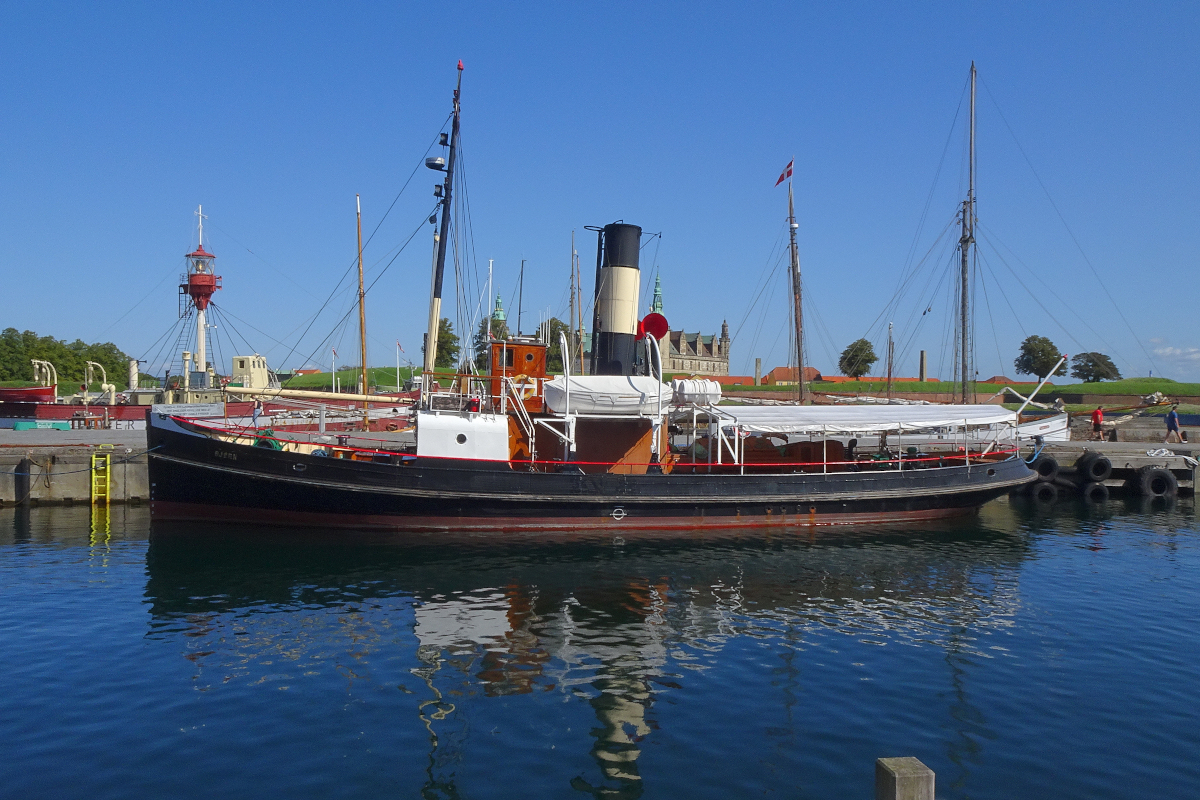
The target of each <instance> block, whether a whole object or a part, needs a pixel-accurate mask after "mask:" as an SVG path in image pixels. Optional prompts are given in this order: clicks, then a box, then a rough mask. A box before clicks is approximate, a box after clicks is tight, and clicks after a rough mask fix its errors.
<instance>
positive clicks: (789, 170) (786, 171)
mask: <svg viewBox="0 0 1200 800" xmlns="http://www.w3.org/2000/svg"><path fill="white" fill-rule="evenodd" d="M795 163H796V159H794V158H793V159H792V160H791V161H789V162H788V165H787V166H786V167H784V169H783V174H782V175H780V176H779V180H777V181H775V185H776V186H778V185H779V184H781V183H783V182H784V181H785V180H787V179H788V178H790V177H792V164H795Z"/></svg>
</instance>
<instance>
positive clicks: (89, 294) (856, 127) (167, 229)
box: [0, 2, 1200, 380]
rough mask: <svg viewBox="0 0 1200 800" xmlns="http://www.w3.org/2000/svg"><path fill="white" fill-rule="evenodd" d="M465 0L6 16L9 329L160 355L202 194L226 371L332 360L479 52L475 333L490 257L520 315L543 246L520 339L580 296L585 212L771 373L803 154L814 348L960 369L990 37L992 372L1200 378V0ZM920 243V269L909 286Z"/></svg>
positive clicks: (392, 330) (746, 366)
mask: <svg viewBox="0 0 1200 800" xmlns="http://www.w3.org/2000/svg"><path fill="white" fill-rule="evenodd" d="M447 8H448V10H444V9H443V8H442V7H439V6H437V5H430V4H394V3H393V4H375V3H357V4H352V5H336V6H334V5H327V4H301V3H291V4H267V3H264V4H233V3H230V4H214V3H193V4H188V5H183V4H141V5H138V4H133V3H125V4H119V5H118V4H114V5H112V6H102V5H100V4H96V5H94V6H92V7H87V6H82V5H78V4H54V3H16V2H11V3H6V4H4V5H3V6H2V7H0V70H2V72H3V75H4V78H3V80H2V81H0V106H2V107H3V108H4V124H3V125H0V175H2V176H3V179H2V180H0V260H2V261H3V264H4V274H5V278H6V279H5V285H4V290H3V295H2V298H3V299H0V326H3V327H9V326H12V327H16V328H19V329H32V330H36V331H38V332H39V333H43V334H52V335H55V336H57V337H60V338H68V339H74V338H76V337H79V338H83V339H85V340H88V341H93V340H111V341H113V342H115V343H116V344H118V346H120V347H121V348H122V349H124V350H125V351H126V352H129V353H130V354H131V355H135V356H139V357H152V356H154V355H155V354H156V353H158V352H160V351H161V350H162V345H161V344H156V342H157V341H158V340H160V338H161V337H162V336H163V335H164V334H166V333H167V332H168V331H169V330H170V329H171V328H172V326H173V324H174V321H175V317H176V296H175V295H176V284H177V283H178V275H179V273H180V271H181V270H182V268H183V260H182V256H183V254H184V253H185V252H188V251H189V250H190V249H191V248H192V247H194V245H195V241H196V239H195V236H196V232H195V217H194V215H193V212H194V211H195V208H196V206H197V204H199V203H203V205H204V210H205V213H206V214H207V215H208V217H209V221H208V227H207V228H206V244H209V245H211V249H213V250H214V251H215V252H216V254H217V257H218V260H217V264H218V267H219V269H218V272H219V273H221V274H222V276H223V278H224V287H225V288H224V289H223V290H222V291H221V292H220V293H219V294H218V296H217V298H216V302H217V304H218V306H219V307H220V308H222V309H224V311H225V312H226V316H225V318H224V322H223V323H222V322H218V325H220V326H221V327H219V328H218V330H217V336H218V338H219V340H220V342H221V352H222V353H223V355H224V356H225V358H226V360H227V359H228V357H229V356H231V355H232V354H233V351H234V350H238V351H244V350H245V349H246V348H245V346H243V345H242V344H241V342H242V339H241V338H239V334H240V336H242V337H245V339H247V340H248V341H249V343H250V344H251V345H252V346H253V347H254V348H256V349H257V350H259V351H260V352H263V353H266V354H267V355H268V358H269V359H270V361H271V363H272V364H273V365H274V366H278V367H296V366H302V365H303V364H302V363H301V362H304V361H305V360H306V359H308V360H310V361H311V363H312V364H313V365H327V364H328V361H329V355H328V350H327V347H326V346H323V345H321V342H322V340H323V339H324V337H325V336H326V335H327V334H329V333H330V331H332V330H333V329H334V327H335V323H336V321H337V319H338V318H339V317H340V315H341V314H342V313H344V312H345V311H346V310H347V309H348V308H349V306H348V305H347V302H348V301H347V296H346V295H345V294H338V295H337V296H335V298H334V300H333V301H332V302H331V303H330V304H329V306H328V307H327V309H326V311H325V312H324V313H323V314H322V315H321V316H320V317H318V318H317V320H316V322H314V323H313V325H312V329H311V331H310V333H309V334H308V336H307V337H306V338H305V339H303V340H302V341H300V343H299V346H298V347H297V346H296V344H297V339H298V337H299V334H300V332H301V331H303V330H304V328H303V326H304V325H307V320H308V319H310V318H311V316H312V315H313V314H314V313H315V312H316V311H317V309H318V308H320V307H321V304H322V302H323V301H324V300H325V298H326V297H327V296H328V295H329V294H330V292H331V291H333V290H334V289H335V287H336V286H337V285H338V280H339V279H340V278H341V276H342V275H343V273H344V271H345V270H346V268H347V267H348V266H349V265H350V264H351V262H352V260H353V258H354V250H355V239H354V195H355V194H356V193H358V194H361V195H362V201H363V213H364V220H363V224H364V228H365V230H366V231H367V232H368V233H369V232H370V231H371V230H373V229H374V228H375V227H376V225H378V224H379V223H380V220H381V218H382V217H383V214H384V212H385V211H386V210H387V208H388V206H389V205H390V204H391V203H392V201H393V199H395V198H396V195H397V193H398V192H399V191H400V189H401V187H402V186H403V185H404V183H405V181H406V180H407V179H408V178H409V175H410V173H412V171H413V168H414V166H416V165H417V164H418V163H419V161H420V160H421V159H422V158H423V156H424V154H425V152H426V149H427V148H428V146H429V144H430V142H431V141H432V140H433V139H434V137H435V136H436V134H437V132H438V130H439V129H440V126H441V125H442V124H443V122H444V120H445V118H446V116H447V114H448V112H449V105H450V93H451V90H452V88H453V81H454V77H455V69H454V67H455V63H456V61H457V60H458V59H460V58H461V59H462V60H463V62H464V64H465V66H466V72H465V74H464V79H463V142H464V147H463V152H464V157H465V159H466V164H467V187H466V188H467V198H468V199H469V202H470V222H471V233H472V235H471V236H470V239H469V241H470V245H471V247H472V248H473V259H474V260H473V262H471V263H466V264H465V266H464V272H465V277H464V285H465V286H466V288H465V289H464V292H466V293H467V294H468V295H469V302H467V303H465V304H463V305H464V308H463V309H458V308H456V303H455V302H454V300H453V299H449V300H448V301H447V309H446V310H447V315H448V316H450V317H451V318H452V319H457V318H458V316H459V314H460V313H461V314H463V315H470V314H473V313H475V307H476V305H477V303H478V301H479V297H478V289H479V280H480V278H481V275H482V273H485V272H486V267H487V260H488V259H495V265H496V287H497V290H498V292H499V293H500V294H502V295H503V296H504V298H505V301H506V303H507V302H508V300H509V298H510V297H512V295H513V290H514V287H515V283H516V275H517V267H518V265H519V263H520V260H521V259H522V258H524V259H526V260H527V265H526V281H525V287H526V291H525V300H524V305H525V309H526V316H525V325H524V327H525V329H526V330H528V329H530V328H532V327H533V326H534V325H536V323H537V319H538V315H539V314H544V313H546V311H547V310H548V311H549V313H552V314H555V315H558V316H562V317H565V315H566V311H567V308H566V297H567V281H568V254H569V249H570V237H571V231H572V230H575V231H576V236H577V240H578V242H579V245H578V249H579V251H580V253H581V254H582V262H583V273H584V275H585V288H586V289H587V290H588V291H590V289H591V286H590V281H589V280H588V279H587V277H586V276H587V275H588V274H589V273H590V272H591V271H592V270H593V269H594V261H593V258H594V256H593V254H594V252H595V249H594V248H595V245H594V241H595V240H594V238H592V237H593V234H590V233H587V232H585V231H584V230H583V228H584V226H586V225H602V224H604V223H606V222H611V221H613V220H616V219H624V220H626V221H629V222H634V223H637V224H640V225H642V226H643V228H644V229H645V230H646V231H648V232H661V233H662V238H661V239H660V240H656V241H655V242H653V243H651V244H649V245H647V247H646V248H645V250H644V258H643V269H644V270H645V273H644V274H645V277H646V278H647V281H649V279H650V278H651V277H652V275H654V274H658V275H661V277H662V281H663V286H664V293H665V298H666V308H665V311H666V315H667V317H668V319H669V320H670V322H671V324H672V327H676V328H679V327H682V328H685V329H687V330H689V331H697V330H699V331H702V332H704V333H715V332H717V331H718V330H719V328H720V325H721V322H722V320H723V319H728V320H729V323H730V326H731V328H732V329H733V330H734V331H735V332H736V334H737V335H736V338H735V341H734V344H733V364H732V369H733V371H734V372H736V373H746V372H748V371H750V370H752V369H753V363H754V358H755V357H756V356H758V357H761V358H763V362H764V368H770V367H771V366H775V365H778V364H782V363H784V361H785V359H786V347H787V325H788V321H787V316H786V307H787V306H786V302H787V301H786V295H785V286H784V283H783V275H784V272H783V269H782V268H779V269H777V265H778V263H779V251H778V249H777V245H778V243H779V242H780V237H781V236H783V235H784V233H785V223H784V217H785V215H786V199H787V198H786V191H785V188H784V187H783V186H780V187H778V188H776V187H774V186H773V184H774V181H775V178H776V177H777V176H778V174H779V172H780V170H781V169H782V168H783V166H784V165H785V164H786V163H787V161H788V160H789V159H790V158H791V157H792V156H793V155H794V156H795V157H796V170H795V191H796V201H797V216H798V219H799V223H800V248H801V260H802V264H803V270H804V276H805V287H806V292H807V308H808V309H809V310H808V311H806V314H807V315H808V317H809V322H810V323H811V324H810V327H809V334H808V335H809V342H808V346H809V348H808V349H809V361H810V362H811V363H813V364H815V365H816V366H817V367H818V368H820V369H822V370H825V371H828V372H834V371H835V367H836V355H837V352H838V351H840V350H841V348H844V347H845V346H846V345H847V344H849V342H851V341H853V340H854V339H856V338H858V337H860V336H864V335H867V336H869V337H870V338H872V339H873V340H874V341H875V342H876V347H877V350H878V351H880V352H882V350H881V348H882V343H883V340H884V337H885V336H886V332H885V328H886V322H888V321H892V322H894V323H895V325H896V337H897V339H898V340H899V341H901V342H902V343H903V346H902V347H901V350H900V355H901V358H900V363H899V364H898V365H897V369H898V371H899V372H900V373H901V374H915V372H916V361H917V352H918V350H920V349H926V350H928V351H929V353H930V364H931V369H932V370H933V372H934V374H940V376H941V377H943V378H946V377H949V371H950V361H949V354H948V350H949V343H948V341H947V339H946V335H945V331H946V322H947V311H948V300H949V294H948V293H947V290H946V287H944V286H942V280H943V276H944V275H946V274H948V273H947V269H948V267H949V264H950V259H951V257H952V256H951V254H950V253H949V252H948V251H945V250H944V249H943V248H941V247H940V246H939V245H938V244H937V242H938V234H939V232H941V231H942V230H943V229H944V228H945V226H946V225H947V224H948V223H949V222H950V221H951V220H952V219H953V217H954V214H955V208H956V203H957V202H958V201H959V200H960V199H961V197H962V194H963V192H964V190H965V186H964V181H965V172H964V165H965V155H964V146H965V137H964V131H963V125H962V123H963V119H964V116H963V115H964V114H965V109H964V108H961V107H960V104H961V103H962V101H963V98H964V87H965V83H966V78H967V72H968V68H969V65H970V62H971V60H972V59H974V60H975V61H976V62H977V64H978V68H979V75H980V89H979V99H978V129H979V135H978V148H979V149H978V164H979V185H978V197H979V217H980V221H981V225H982V227H983V228H984V233H983V234H982V235H981V237H980V238H981V247H980V252H981V265H980V268H979V269H980V273H981V276H982V278H981V279H982V281H983V283H984V284H985V286H984V288H983V289H981V290H980V291H986V292H987V297H986V298H984V297H983V296H982V294H981V295H980V296H979V302H977V304H976V307H977V313H976V316H975V325H976V348H975V353H976V366H977V369H978V370H979V374H980V376H981V377H987V376H990V375H993V374H996V373H1005V374H1008V375H1013V369H1012V359H1013V358H1014V357H1015V355H1016V349H1017V346H1018V344H1019V342H1020V341H1021V340H1022V339H1023V338H1024V336H1026V335H1029V334H1034V333H1036V334H1042V335H1046V336H1049V337H1050V338H1051V339H1052V340H1054V341H1055V342H1056V343H1057V344H1058V345H1059V347H1060V348H1062V349H1064V350H1066V351H1068V352H1072V353H1074V352H1080V351H1082V350H1099V351H1102V352H1108V353H1110V354H1111V355H1112V356H1113V357H1114V359H1115V360H1116V362H1117V364H1118V366H1119V367H1120V368H1121V370H1122V372H1123V373H1125V374H1126V375H1144V374H1146V373H1147V372H1148V371H1149V370H1150V369H1152V368H1153V369H1154V371H1155V374H1163V375H1166V376H1168V377H1172V378H1176V379H1181V380H1182V379H1191V380H1197V379H1200V322H1198V320H1197V315H1196V300H1197V289H1196V280H1195V275H1196V267H1197V252H1200V224H1197V218H1198V216H1200V215H1198V211H1200V193H1198V189H1197V187H1198V186H1200V180H1198V179H1200V159H1198V149H1200V145H1198V143H1200V136H1198V135H1197V131H1198V129H1200V103H1198V102H1197V101H1198V100H1200V97H1198V91H1197V87H1198V78H1200V67H1198V66H1197V64H1198V61H1197V59H1196V57H1195V42H1196V41H1197V40H1198V38H1200V6H1197V5H1195V4H1184V3H1180V4H1163V3H1159V4H1136V5H1134V4H1109V3H1092V4H1086V5H1085V4H1056V3H1025V4H1021V3H1003V4H966V5H964V4H951V3H944V4H939V3H926V4H916V5H912V6H910V5H907V4H899V3H882V4H870V3H864V4H796V3H777V4H772V3H755V4H743V5H736V6H735V5H729V4H703V3H688V4H654V5H647V4H636V3H606V4H603V5H599V4H596V5H573V4H562V3H558V4H542V5H539V4H534V3H524V4H520V5H517V4H494V5H492V4H480V5H474V4H457V5H454V6H450V7H447ZM956 112H957V114H958V116H957V124H955V119H956ZM1001 115H1003V116H1001ZM1010 131H1011V132H1010ZM943 153H945V156H944V157H943ZM1031 165H1032V168H1031ZM935 176H936V177H937V180H936V181H935ZM435 180H436V177H435V175H434V173H432V172H429V171H427V170H425V169H424V168H421V169H419V170H418V171H417V173H416V175H415V177H414V178H413V179H412V183H411V185H410V186H409V187H408V189H407V190H405V192H404V193H403V194H402V195H401V196H400V199H399V200H398V201H397V202H396V204H395V206H394V208H393V209H392V211H391V212H390V214H389V215H388V216H387V218H386V220H384V221H383V223H382V225H380V227H379V231H378V233H377V234H376V236H375V238H374V239H373V240H372V242H371V243H370V245H369V246H368V248H367V251H366V256H365V258H366V263H367V266H368V280H372V279H373V277H375V276H378V275H379V274H380V270H381V268H382V266H383V264H385V263H387V260H389V259H391V258H392V256H393V255H394V254H395V250H394V248H397V247H398V246H399V245H401V244H402V243H403V242H404V241H405V240H407V239H408V238H409V237H410V236H412V235H413V233H414V231H417V233H416V236H415V238H413V240H412V243H411V244H410V245H409V246H408V247H407V248H405V249H404V250H403V251H402V252H401V253H400V255H399V256H397V257H396V258H395V260H394V261H393V262H392V263H391V266H390V267H389V268H388V269H387V271H386V273H384V274H382V277H380V278H379V282H378V283H377V284H375V287H374V288H373V289H372V291H371V293H370V295H369V296H368V301H367V311H368V331H369V333H370V335H371V344H370V351H371V356H370V359H369V360H370V361H371V363H372V364H378V365H386V364H389V363H392V362H393V361H394V357H395V356H394V344H393V343H394V342H395V341H396V340H397V339H399V340H400V341H401V343H402V344H403V345H404V347H405V351H406V354H407V355H408V357H410V358H412V359H413V360H414V361H416V360H419V350H420V343H421V333H422V332H423V329H424V318H425V313H426V307H427V302H428V293H429V263H430V245H431V231H430V230H429V226H428V224H426V225H424V227H422V224H421V220H422V219H423V218H424V217H425V216H426V215H427V214H428V212H429V210H430V209H431V207H432V205H433V197H432V186H433V183H434V181H435ZM926 209H928V210H927V211H926ZM1056 209H1057V210H1056ZM1060 213H1061V218H1060ZM923 217H924V220H925V221H924V224H923V226H922V224H921V221H922V218H923ZM1064 220H1065V222H1064ZM943 241H944V240H943ZM910 251H913V252H915V253H917V254H918V255H917V259H918V260H919V258H920V255H921V254H924V253H925V252H926V251H931V252H932V255H931V256H930V259H929V260H928V261H927V262H925V263H924V264H923V265H922V266H920V268H918V269H916V271H915V277H914V279H913V281H912V282H911V285H912V286H914V287H916V288H915V289H914V290H913V291H910V292H908V293H906V294H904V295H903V296H901V297H900V298H898V299H895V290H896V287H897V285H898V284H899V283H900V282H901V279H902V276H903V275H905V274H906V268H907V267H906V264H909V263H910V262H909V261H908V257H909V253H910ZM381 259H382V261H381ZM772 275H774V277H773V278H772V277H770V276H772ZM453 281H454V278H453V276H452V275H449V274H448V276H447V286H448V287H453V286H454V282H453ZM939 287H940V288H939ZM918 289H919V290H918ZM446 294H447V297H448V298H453V296H454V292H453V291H450V290H448V291H447V293H446ZM756 298H757V302H756ZM893 300H895V302H893ZM648 302H649V297H648V295H647V296H644V297H643V304H644V305H645V304H648ZM889 303H891V304H892V306H891V310H888V311H885V309H888V308H889ZM926 308H928V309H929V312H928V313H927V314H926V315H925V317H924V318H922V316H921V313H920V312H922V311H925V309H926ZM918 320H923V324H920V325H918V323H917V321H918ZM354 335H355V334H354V332H353V331H352V330H349V329H347V330H345V331H343V332H342V333H341V334H339V335H337V336H335V338H334V341H335V342H338V343H340V346H341V348H344V351H345V352H348V351H350V350H352V349H353V338H354ZM168 349H169V348H168ZM289 353H290V354H291V355H290V358H289ZM310 356H311V357H310ZM1152 365H1153V366H1152ZM227 366H228V365H227V364H226V367H227Z"/></svg>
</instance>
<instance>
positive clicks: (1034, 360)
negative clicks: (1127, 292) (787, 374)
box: [838, 336, 1121, 383]
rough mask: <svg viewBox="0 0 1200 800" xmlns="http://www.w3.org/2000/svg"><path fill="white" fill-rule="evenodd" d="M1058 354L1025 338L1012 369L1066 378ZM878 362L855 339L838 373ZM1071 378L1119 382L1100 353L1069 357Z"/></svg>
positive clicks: (1043, 342) (856, 374)
mask: <svg viewBox="0 0 1200 800" xmlns="http://www.w3.org/2000/svg"><path fill="white" fill-rule="evenodd" d="M1062 355H1063V354H1062V353H1060V352H1059V350H1058V348H1057V347H1055V346H1054V342H1052V341H1050V340H1049V339H1048V338H1046V337H1045V336H1029V337H1026V339H1025V341H1023V342H1021V348H1020V351H1019V353H1018V355H1017V358H1016V360H1015V361H1014V362H1013V366H1014V368H1015V369H1016V370H1017V372H1018V373H1019V374H1021V375H1033V376H1035V377H1037V378H1039V379H1040V378H1044V377H1046V376H1047V374H1048V373H1049V372H1050V370H1052V369H1054V374H1055V375H1066V374H1067V364H1066V363H1065V362H1064V363H1063V364H1062V365H1060V366H1059V367H1058V368H1057V369H1055V364H1058V362H1059V361H1060V360H1061V359H1062ZM878 360H879V357H878V356H876V355H875V348H874V347H873V346H872V345H871V342H870V341H868V340H867V339H858V340H857V341H854V342H851V343H850V346H849V347H847V348H846V349H845V350H843V351H842V355H841V357H840V358H839V359H838V371H840V372H841V373H842V374H843V375H846V376H849V377H851V378H861V377H862V376H864V375H866V374H867V372H868V371H870V369H871V366H872V365H873V364H874V363H875V362H876V361H878ZM1070 364H1071V377H1074V378H1078V379H1079V380H1081V381H1083V382H1084V383H1095V382H1097V381H1103V380H1114V381H1119V380H1120V379H1121V371H1120V370H1119V369H1117V365H1116V364H1114V363H1113V361H1112V359H1111V358H1109V357H1108V356H1107V355H1105V354H1104V353H1096V352H1088V353H1080V354H1078V355H1075V356H1072V357H1071V360H1070Z"/></svg>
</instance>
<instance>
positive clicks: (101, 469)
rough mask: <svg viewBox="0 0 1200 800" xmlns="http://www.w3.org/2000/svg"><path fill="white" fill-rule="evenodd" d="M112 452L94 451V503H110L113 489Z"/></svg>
mask: <svg viewBox="0 0 1200 800" xmlns="http://www.w3.org/2000/svg"><path fill="white" fill-rule="evenodd" d="M111 477H112V453H111V452H105V451H101V452H97V453H92V505H100V504H103V505H105V506H107V505H108V501H109V495H110V492H111V490H112V480H111Z"/></svg>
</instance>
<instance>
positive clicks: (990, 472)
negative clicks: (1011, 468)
mask: <svg viewBox="0 0 1200 800" xmlns="http://www.w3.org/2000/svg"><path fill="white" fill-rule="evenodd" d="M995 474H996V470H994V469H989V470H988V477H989V478H990V477H992V476H993V475H995Z"/></svg>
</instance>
